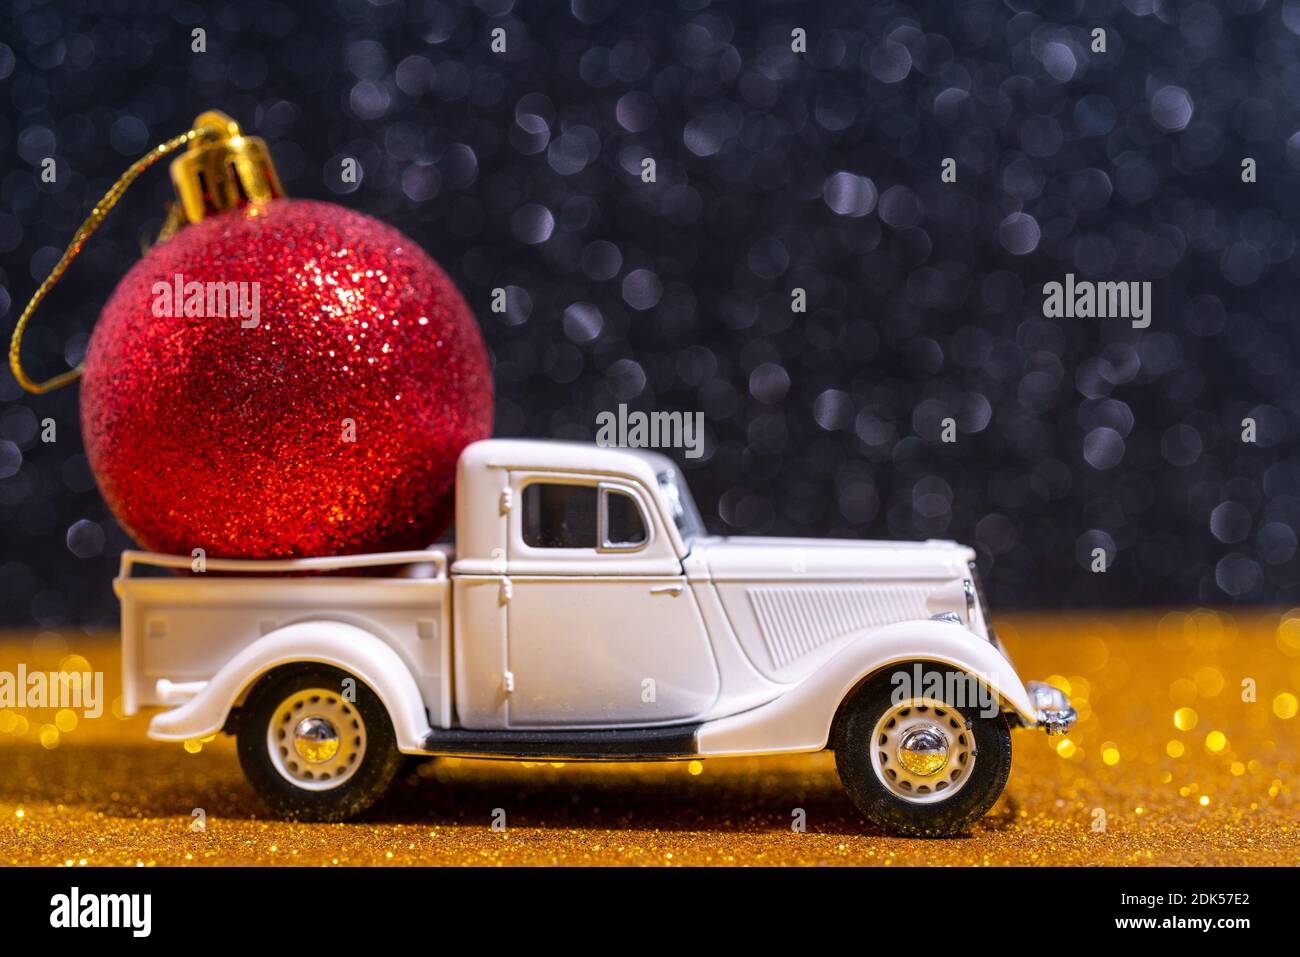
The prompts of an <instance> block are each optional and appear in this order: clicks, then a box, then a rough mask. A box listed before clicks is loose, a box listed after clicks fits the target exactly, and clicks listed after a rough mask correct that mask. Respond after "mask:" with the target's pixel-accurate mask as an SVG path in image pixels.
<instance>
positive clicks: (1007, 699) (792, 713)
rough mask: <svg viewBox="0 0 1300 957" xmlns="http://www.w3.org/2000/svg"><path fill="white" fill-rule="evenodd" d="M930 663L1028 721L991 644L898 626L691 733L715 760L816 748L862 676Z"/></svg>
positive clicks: (1026, 702) (1029, 714)
mask: <svg viewBox="0 0 1300 957" xmlns="http://www.w3.org/2000/svg"><path fill="white" fill-rule="evenodd" d="M909 661H931V662H935V663H937V664H945V665H951V666H952V667H953V668H955V669H958V670H961V671H964V672H967V673H968V674H971V675H974V676H976V677H977V678H979V679H980V680H981V681H982V682H983V683H984V684H985V685H987V686H988V687H989V688H991V690H992V691H993V692H994V693H995V694H996V695H997V696H998V698H999V700H1000V703H1001V705H1002V706H1003V707H1006V708H1010V709H1011V710H1013V711H1015V713H1016V714H1017V715H1019V716H1020V717H1021V718H1022V719H1024V720H1026V721H1029V722H1031V723H1032V722H1033V721H1034V720H1035V716H1034V706H1033V703H1032V701H1031V700H1030V697H1029V694H1028V693H1027V692H1026V691H1025V687H1024V685H1023V684H1022V683H1021V681H1020V678H1019V677H1018V676H1017V675H1016V672H1015V669H1014V668H1013V667H1012V666H1011V662H1009V661H1008V660H1007V659H1006V658H1004V657H1003V656H1002V654H1001V653H1000V652H999V651H998V649H997V648H996V647H994V645H993V644H992V643H990V642H989V641H987V640H986V639H984V638H981V637H979V636H978V635H976V634H975V633H974V632H971V631H969V630H967V629H966V628H964V627H962V626H961V625H958V624H954V623H951V622H945V621H926V620H920V621H906V622H900V623H898V624H896V625H890V626H887V627H885V628H876V629H872V630H869V631H864V632H861V633H859V634H858V635H856V636H855V637H853V638H850V639H849V640H848V642H847V644H846V645H845V646H844V647H843V648H842V649H841V650H840V651H838V652H837V653H836V654H835V655H833V656H832V657H831V658H829V659H828V660H827V661H826V662H825V663H824V664H823V665H822V666H821V667H820V668H818V669H817V670H816V671H814V672H813V673H812V674H810V675H809V676H808V677H807V678H804V679H803V680H801V681H800V682H799V683H798V684H796V685H794V686H793V687H791V688H790V690H788V691H786V692H785V693H784V694H782V695H781V696H780V697H778V698H775V699H774V700H772V701H769V702H768V703H767V704H764V705H760V706H759V707H757V708H754V709H753V710H751V711H745V712H742V713H741V714H736V715H731V716H730V717H727V718H721V719H719V720H717V721H710V722H708V723H707V724H705V725H704V726H703V727H701V728H700V729H699V731H698V733H697V735H696V746H697V747H698V749H699V753H700V754H701V755H711V756H715V757H721V756H728V755H746V754H773V753H779V752H800V751H820V750H821V749H822V748H824V747H826V743H827V741H828V740H829V739H830V730H831V723H832V722H833V721H834V720H835V714H836V712H837V711H838V710H839V707H840V704H841V703H842V702H843V701H844V699H845V698H846V697H847V696H848V694H849V693H850V692H851V691H853V689H854V688H856V687H857V686H858V684H859V683H860V682H861V681H862V680H863V679H864V678H867V677H869V676H871V675H873V674H875V673H877V672H879V671H880V670H882V669H884V668H888V667H889V666H890V665H896V664H902V663H905V662H909Z"/></svg>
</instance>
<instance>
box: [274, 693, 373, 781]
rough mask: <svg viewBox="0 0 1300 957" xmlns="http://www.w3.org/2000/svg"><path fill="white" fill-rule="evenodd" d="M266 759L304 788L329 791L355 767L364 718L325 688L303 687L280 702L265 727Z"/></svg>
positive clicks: (361, 751)
mask: <svg viewBox="0 0 1300 957" xmlns="http://www.w3.org/2000/svg"><path fill="white" fill-rule="evenodd" d="M266 749H267V753H268V754H269V755H270V758H271V764H272V765H273V766H274V767H275V769H276V770H277V771H279V772H280V774H281V776H282V777H284V779H285V780H286V781H288V782H289V783H290V784H292V785H294V786H295V787H299V788H302V789H303V790H306V791H329V790H331V789H333V788H336V787H339V786H340V785H341V784H343V783H344V782H345V781H347V780H348V779H349V778H350V777H352V775H353V774H355V773H356V771H357V768H359V767H361V763H362V758H364V757H365V754H366V724H365V721H363V720H362V718H361V712H359V711H358V710H357V706H356V705H355V704H353V703H352V702H350V701H347V700H345V699H344V698H343V696H342V695H341V694H339V692H337V691H331V690H330V689H328V688H305V689H303V690H302V691H295V692H294V693H293V694H291V695H289V697H287V698H285V699H284V700H283V701H282V702H280V705H279V707H277V708H276V709H275V713H274V714H273V715H272V716H271V721H270V724H269V726H268V727H267V730H266Z"/></svg>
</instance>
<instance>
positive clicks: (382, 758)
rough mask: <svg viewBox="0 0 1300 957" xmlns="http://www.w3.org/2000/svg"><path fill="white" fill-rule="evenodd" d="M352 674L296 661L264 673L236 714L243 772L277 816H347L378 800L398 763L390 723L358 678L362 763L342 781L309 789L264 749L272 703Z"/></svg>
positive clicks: (303, 818) (305, 818)
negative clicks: (362, 724)
mask: <svg viewBox="0 0 1300 957" xmlns="http://www.w3.org/2000/svg"><path fill="white" fill-rule="evenodd" d="M347 678H353V676H352V675H349V674H347V673H346V672H344V671H340V670H339V669H337V668H331V667H329V666H327V665H296V666H290V667H287V668H281V669H279V670H278V671H274V672H272V673H271V674H269V675H267V676H266V677H265V678H263V679H262V680H261V681H259V682H258V683H257V685H256V686H255V687H254V688H253V690H252V691H251V692H250V693H249V695H248V698H247V699H246V700H245V702H244V706H243V708H242V709H241V711H240V715H239V730H238V732H237V750H238V752H239V764H240V766H241V767H243V769H244V776H245V777H246V778H247V779H248V783H249V784H251V785H252V786H253V790H254V791H256V792H257V794H258V797H260V798H261V799H262V800H263V801H265V802H266V804H267V806H268V807H270V808H271V810H272V811H274V812H275V813H276V814H277V815H279V816H281V817H286V818H289V819H290V820H295V821H346V820H349V819H351V818H354V817H356V816H357V815H358V814H360V813H361V812H363V811H365V810H366V809H367V808H369V807H370V806H371V805H372V804H374V803H375V801H377V800H379V798H381V797H382V796H383V795H384V793H385V792H386V791H387V790H388V787H389V785H390V784H391V783H392V781H393V778H394V776H395V775H396V774H397V772H398V770H399V769H400V768H401V766H402V754H401V752H399V751H398V750H397V741H396V736H395V735H394V733H393V722H392V720H391V719H390V718H389V717H388V711H387V709H385V708H384V705H383V703H382V702H381V701H380V700H379V698H378V696H377V695H376V694H375V693H374V692H373V691H371V690H370V689H369V688H368V687H366V685H364V684H363V683H362V682H361V681H360V680H359V679H356V678H353V680H354V681H356V701H355V702H353V705H354V706H355V707H356V709H357V711H358V712H359V713H360V715H361V719H362V721H364V722H365V727H366V750H365V754H364V755H362V757H361V766H360V767H359V768H357V770H356V771H355V772H354V773H353V775H352V777H350V778H348V779H347V780H346V781H345V782H344V783H343V784H341V785H339V786H338V787H336V788H332V789H330V790H328V791H309V790H307V789H305V788H300V787H298V786H297V785H295V784H294V783H293V782H292V781H289V780H288V779H287V778H285V777H284V776H283V775H282V774H281V773H280V772H279V771H277V770H276V768H275V765H274V764H272V763H271V756H270V754H269V753H268V752H267V745H266V732H267V728H268V726H269V725H270V722H271V720H272V718H273V717H274V715H275V711H276V708H278V707H279V705H280V703H281V702H282V701H284V700H285V699H286V698H288V697H289V696H290V695H292V694H293V693H294V692H295V691H301V690H303V689H305V688H342V686H343V681H344V680H345V679H347Z"/></svg>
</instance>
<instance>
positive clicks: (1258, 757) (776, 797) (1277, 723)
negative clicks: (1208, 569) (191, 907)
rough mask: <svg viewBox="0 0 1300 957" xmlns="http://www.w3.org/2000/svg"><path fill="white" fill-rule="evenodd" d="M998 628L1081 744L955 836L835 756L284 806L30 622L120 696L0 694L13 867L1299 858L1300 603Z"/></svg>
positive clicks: (601, 773)
mask: <svg viewBox="0 0 1300 957" xmlns="http://www.w3.org/2000/svg"><path fill="white" fill-rule="evenodd" d="M998 624H999V629H1000V631H1001V633H1002V634H1003V636H1004V640H1005V641H1006V643H1007V645H1008V647H1009V648H1010V650H1011V652H1012V655H1013V657H1014V658H1015V661H1016V664H1017V667H1018V668H1019V670H1020V672H1021V674H1022V675H1023V676H1024V677H1026V678H1042V677H1048V676H1050V680H1051V681H1052V682H1053V683H1054V684H1058V685H1060V686H1061V687H1062V688H1065V689H1066V690H1068V691H1069V693H1070V694H1071V696H1072V699H1073V701H1074V704H1075V706H1076V707H1077V708H1078V710H1079V715H1080V720H1079V723H1078V725H1076V727H1075V730H1074V731H1073V732H1072V733H1071V734H1070V735H1068V736H1067V737H1064V738H1048V737H1046V736H1045V735H1043V734H1042V733H1041V732H1037V731H1017V732H1016V733H1015V735H1014V744H1015V766H1014V770H1013V771H1012V775H1011V780H1010V783H1009V784H1008V786H1007V790H1006V793H1005V795H1004V796H1003V798H1002V799H1001V800H1000V801H999V802H998V804H997V805H996V806H995V807H994V809H993V811H991V812H990V813H989V815H988V816H987V817H986V818H985V819H984V820H983V821H982V822H981V823H980V824H979V825H978V826H977V827H976V828H975V830H974V831H973V832H972V834H971V835H970V836H969V837H965V838H961V839H954V840H914V839H907V838H896V837H889V836H886V835H884V834H882V833H880V832H879V831H877V830H875V829H873V828H871V827H868V826H867V825H864V824H863V823H862V821H861V820H860V818H859V817H858V815H857V813H856V812H855V810H854V809H853V807H852V805H850V803H849V801H848V799H847V798H846V797H845V796H844V794H843V793H842V791H841V789H840V785H839V781H838V779H837V777H836V774H835V769H834V761H833V758H832V757H831V755H829V754H825V753H823V754H817V755H803V756H794V757H783V758H754V759H749V758H747V759H726V760H721V759H719V760H709V761H690V762H678V763H671V764H610V765H567V766H557V765H551V764H524V763H515V762H503V761H465V760H454V759H447V760H441V761H436V762H432V763H428V764H425V765H423V766H421V767H420V768H419V769H418V771H412V772H411V773H410V774H408V775H406V776H405V777H404V778H403V779H401V780H400V781H399V783H398V784H397V786H396V787H395V789H394V791H393V793H392V795H391V796H390V797H389V798H388V799H387V800H386V801H384V802H383V803H382V804H381V805H380V806H378V807H377V808H376V809H375V810H374V811H372V812H371V814H370V815H369V816H368V817H367V819H366V820H365V821H363V822H360V823H354V824H311V825H306V824H290V823H285V822H281V821H276V820H271V819H268V817H267V814H266V811H265V810H264V809H263V808H262V807H261V806H260V804H259V803H258V800H257V798H256V797H255V795H254V794H253V792H252V790H251V789H250V788H249V786H248V785H247V784H246V783H245V782H244V780H243V777H242V775H241V773H240V770H239V764H238V761H237V760H236V758H235V751H234V747H233V743H232V742H231V740H230V739H228V738H224V737H221V738H217V739H215V740H208V741H204V742H188V743H187V745H186V746H184V747H182V746H180V745H168V744H159V743H155V742H150V741H148V740H147V739H146V738H145V727H146V724H147V718H146V717H143V716H138V717H136V718H132V719H121V718H118V717H115V716H114V714H113V712H114V710H116V708H114V707H113V706H112V705H111V702H114V701H116V700H117V695H118V694H119V690H118V678H117V652H116V645H115V644H114V643H113V642H111V641H109V640H107V639H106V638H103V637H101V638H99V639H84V638H83V639H80V640H75V639H73V638H71V637H68V636H60V635H57V634H53V633H50V632H46V633H42V634H40V635H35V636H34V635H32V634H15V633H11V634H9V635H7V636H5V637H4V640H3V643H2V644H0V671H3V670H8V671H11V672H12V671H16V670H17V666H18V663H19V662H22V663H25V664H26V666H27V668H28V670H29V671H31V670H36V669H38V668H39V669H52V668H53V669H58V668H59V667H63V668H66V669H68V670H81V669H84V668H86V667H88V666H89V667H93V668H98V669H103V670H105V671H106V672H107V674H106V695H107V698H108V701H109V702H110V704H109V705H106V707H105V713H104V715H103V716H102V717H99V718H90V717H85V716H83V715H82V714H81V713H80V712H79V711H76V710H67V711H58V710H55V709H43V710H32V709H25V710H22V711H17V710H13V709H9V710H0V863H3V864H6V865H8V864H65V865H68V866H93V865H110V864H112V865H129V866H150V865H188V864H324V865H331V864H340V865H343V864H348V865H352V864H649V865H673V864H688V865H694V864H701V865H707V864H724V865H725V864H764V865H770V864H868V865H892V866H899V865H907V864H972V865H1001V864H1063V865H1096V864H1107V865H1148V864H1196V865H1203V864H1227V865H1240V864H1270V865H1282V864H1286V865H1294V864H1296V863H1298V862H1300V807H1298V806H1297V800H1296V790H1295V785H1294V772H1295V770H1296V767H1297V762H1298V761H1300V719H1298V718H1297V716H1296V712H1297V694H1298V693H1300V609H1297V610H1295V611H1292V612H1268V611H1252V612H1248V613H1243V612H1234V613H1231V614H1229V613H1225V612H1211V611H1204V610H1193V611H1187V612H1182V611H1175V612H1168V613H1131V614H1120V613H1110V614H1090V615H1077V616H1064V615H1052V616H1047V615H1041V616H1040V615H1016V616H1002V617H1000V618H999V620H998ZM1243 699H1245V700H1243ZM117 707H120V702H118V704H117ZM800 812H802V813H800ZM800 820H803V821H806V830H805V831H804V832H802V833H801V832H799V831H797V830H795V828H794V826H793V825H795V824H797V823H798V822H799V821H800Z"/></svg>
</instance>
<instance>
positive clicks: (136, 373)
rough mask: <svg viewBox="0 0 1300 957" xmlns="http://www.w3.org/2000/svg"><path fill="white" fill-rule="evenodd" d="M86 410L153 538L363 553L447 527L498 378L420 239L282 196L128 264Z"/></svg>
mask: <svg viewBox="0 0 1300 957" xmlns="http://www.w3.org/2000/svg"><path fill="white" fill-rule="evenodd" d="M177 162H178V163H180V161H179V160H178V161H177ZM269 172H270V176H271V182H273V185H274V187H275V188H276V189H278V181H275V180H274V171H273V170H271V171H269ZM175 176H176V170H175V168H174V169H173V177H174V178H175ZM180 185H181V184H180V182H178V187H179V186H180ZM180 192H181V196H182V199H186V198H187V197H186V194H185V191H184V190H181V191H180ZM206 195H207V194H205V196H206ZM190 198H192V197H190ZM207 198H208V199H209V200H210V197H207ZM196 297H197V298H196ZM223 302H224V306H223ZM194 313H199V314H194ZM223 313H224V314H223ZM81 418H82V429H83V433H84V436H85V442H86V449H87V454H88V456H89V459H90V464H91V467H92V469H93V470H94V473H95V476H96V478H97V479H98V481H99V486H100V489H101V491H102V492H103V495H104V498H105V500H106V501H107V502H108V504H109V507H110V508H111V509H112V510H113V514H114V515H115V516H116V517H117V519H118V521H119V522H120V523H121V524H122V525H123V526H124V527H125V528H126V529H127V530H128V531H129V532H130V533H131V535H132V536H133V537H134V538H135V539H136V540H137V541H138V542H139V543H140V544H141V545H143V546H145V547H147V548H149V549H153V550H156V551H163V552H173V553H178V554H190V553H191V552H192V550H193V549H195V548H202V549H204V550H205V551H206V553H207V554H208V555H210V556H214V557H215V556H239V557H288V556H309V555H331V554H347V553H358V552H367V551H382V550H389V549H402V548H417V547H422V546H425V545H428V544H430V543H432V542H433V541H435V540H436V539H437V537H438V535H439V534H440V533H441V532H442V531H443V530H444V529H445V528H446V527H447V525H448V523H449V521H450V519H451V514H452V507H453V483H454V479H455V468H456V460H457V457H458V456H459V454H460V451H461V450H462V449H463V448H464V447H465V446H466V445H467V444H468V443H470V442H472V441H474V440H476V439H480V438H484V437H486V436H487V435H489V434H490V431H491V425H492V384H491V374H490V369H489V364H488V359H487V354H486V351H485V349H484V346H483V340H482V337H481V335H480V332H479V329H478V326H477V324H476V322H475V320H474V317H473V316H472V314H471V313H470V311H469V308H468V307H467V306H466V304H465V301H464V299H463V298H462V297H461V296H460V294H459V292H457V290H456V288H455V286H454V285H453V284H452V282H451V280H449V279H448V278H447V275H446V274H445V273H444V272H443V271H442V270H441V269H440V268H439V267H438V265H437V264H436V263H434V262H433V260H432V259H430V258H429V257H428V256H427V255H426V254H425V253H424V252H423V251H422V250H421V249H420V248H419V247H418V246H417V245H416V244H415V243H413V242H412V241H411V240H410V239H408V238H407V237H405V236H403V235H402V234H401V233H400V232H398V231H397V230H395V229H393V228H392V227H390V226H387V225H385V224H383V223H380V222H378V221H376V220H374V219H372V218H370V217H368V216H363V215H361V214H359V213H355V212H352V211H350V210H347V209H344V208H341V207H339V206H336V205H333V204H329V203H320V202H310V201H303V200H290V199H271V200H270V201H268V202H265V203H261V204H247V203H243V204H241V205H238V206H237V208H233V209H228V210H224V211H217V212H214V213H208V214H206V215H201V217H200V218H199V220H198V221H197V222H193V223H192V224H191V225H188V226H185V227H184V228H182V229H180V230H179V231H178V232H176V233H175V235H172V236H171V237H170V238H168V239H166V240H165V241H163V242H161V243H159V244H158V245H157V246H155V247H154V248H153V249H152V250H150V251H149V252H148V253H147V254H146V255H145V257H144V258H143V259H142V260H140V261H139V262H138V263H136V265H135V266H134V267H133V268H132V269H131V270H130V272H128V273H127V275H126V276H125V278H123V279H122V281H121V283H119V285H118V287H117V289H116V290H115V291H114V292H113V295H112V298H111V299H110V300H109V302H108V304H107V305H106V306H105V307H104V311H103V313H102V315H101V316H100V318H99V322H98V324H97V325H96V327H95V330H94V333H93V335H92V337H91V341H90V346H89V350H88V353H87V356H86V362H85V371H84V383H83V387H82V393H81Z"/></svg>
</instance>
